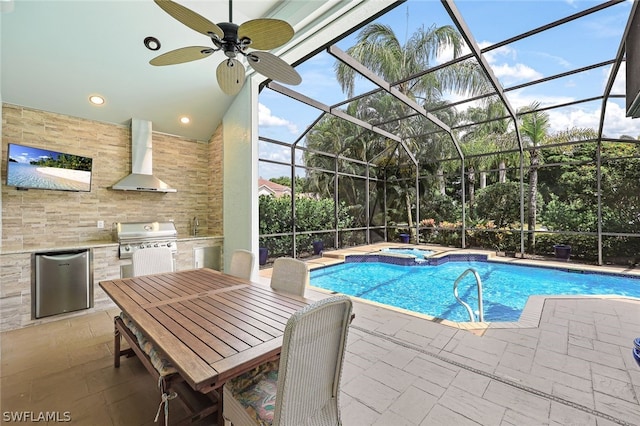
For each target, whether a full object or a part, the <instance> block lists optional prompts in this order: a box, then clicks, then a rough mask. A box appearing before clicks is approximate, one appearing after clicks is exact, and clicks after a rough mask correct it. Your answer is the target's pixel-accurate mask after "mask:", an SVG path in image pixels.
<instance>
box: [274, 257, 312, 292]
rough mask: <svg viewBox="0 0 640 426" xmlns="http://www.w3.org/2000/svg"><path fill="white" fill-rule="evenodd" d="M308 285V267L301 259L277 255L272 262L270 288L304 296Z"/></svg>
mask: <svg viewBox="0 0 640 426" xmlns="http://www.w3.org/2000/svg"><path fill="white" fill-rule="evenodd" d="M308 285H309V268H308V267H307V264H306V263H304V262H303V261H301V260H298V259H293V258H291V257H279V258H278V259H276V260H275V262H273V270H272V273H271V288H273V289H274V290H279V291H284V292H287V293H291V294H295V295H298V296H304V292H305V290H306V288H307V286H308Z"/></svg>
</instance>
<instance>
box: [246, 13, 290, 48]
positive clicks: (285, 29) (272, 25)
mask: <svg viewBox="0 0 640 426" xmlns="http://www.w3.org/2000/svg"><path fill="white" fill-rule="evenodd" d="M243 37H247V38H250V39H251V44H250V45H249V47H250V48H252V49H256V50H271V49H275V48H276V47H278V46H282V45H283V44H285V43H286V42H288V41H289V40H291V38H292V37H293V28H292V27H291V25H289V23H287V22H285V21H281V20H280V19H266V18H265V19H253V20H251V21H247V22H245V23H244V24H242V25H240V27H238V38H239V39H242V38H243Z"/></svg>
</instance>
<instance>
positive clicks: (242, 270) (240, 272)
mask: <svg viewBox="0 0 640 426" xmlns="http://www.w3.org/2000/svg"><path fill="white" fill-rule="evenodd" d="M254 260H255V256H254V255H253V253H251V252H250V251H249V250H242V249H238V250H234V252H233V254H232V255H231V265H229V274H230V275H233V276H234V277H238V278H242V279H243V280H249V279H251V273H252V272H253V263H254Z"/></svg>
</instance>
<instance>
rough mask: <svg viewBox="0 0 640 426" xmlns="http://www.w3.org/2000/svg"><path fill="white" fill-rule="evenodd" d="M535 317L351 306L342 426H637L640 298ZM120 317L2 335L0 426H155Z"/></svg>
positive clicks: (570, 301) (147, 384) (562, 305)
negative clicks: (116, 329)
mask: <svg viewBox="0 0 640 426" xmlns="http://www.w3.org/2000/svg"><path fill="white" fill-rule="evenodd" d="M325 261H329V259H325V258H322V259H320V260H314V261H311V262H316V263H318V264H320V263H322V262H325ZM268 274H269V271H268V270H263V271H261V274H260V275H261V277H262V278H261V280H262V281H263V283H264V282H268ZM308 296H309V297H310V298H321V297H325V296H326V294H324V293H320V292H317V291H313V290H310V291H308ZM537 309H538V311H539V312H538V314H533V315H532V316H531V317H530V318H529V319H528V320H527V322H526V324H511V325H510V326H509V327H507V328H499V327H495V328H494V326H490V327H488V328H484V329H479V330H472V331H470V330H468V329H465V328H455V327H451V326H448V325H443V324H441V323H438V322H435V321H431V320H428V319H425V318H422V317H416V316H413V315H408V314H406V313H403V312H398V311H393V310H389V309H385V308H383V307H380V306H376V305H372V304H368V303H363V302H359V301H356V303H355V308H354V311H355V313H356V318H355V320H354V321H353V323H352V326H351V330H350V334H349V340H348V347H347V356H346V358H345V366H344V371H343V380H342V386H341V389H342V390H341V406H342V417H343V424H344V425H345V426H359V425H377V426H380V425H384V426H387V425H388V426H404V425H408V426H409V425H410V426H413V425H443V426H450V425H518V426H520V425H614V424H622V425H640V402H639V400H640V366H638V365H637V364H636V363H635V361H634V359H633V357H632V354H631V348H632V346H633V339H634V338H635V337H638V336H640V300H637V299H624V298H603V299H601V298H575V297H559V298H547V299H542V298H541V300H540V301H539V303H538V308H537ZM117 313H118V310H117V309H116V308H113V309H110V310H108V311H103V312H95V313H91V314H87V315H80V316H75V317H73V318H68V319H63V320H59V321H54V322H49V323H46V324H43V325H39V326H35V327H30V328H25V329H21V330H13V331H7V332H3V333H1V334H0V346H1V369H0V394H1V395H0V412H1V414H2V416H3V417H2V420H0V423H3V421H4V422H5V423H8V422H6V420H7V418H6V417H5V416H6V415H7V414H6V413H18V412H30V413H34V414H35V415H37V414H38V413H39V412H53V411H58V412H60V413H61V415H62V413H64V412H69V413H70V416H71V422H70V423H71V424H74V425H91V426H93V425H97V426H99V425H125V426H129V425H131V426H137V425H153V424H154V423H153V419H154V417H155V414H156V410H157V406H158V402H159V395H158V391H157V388H156V384H155V383H154V381H153V380H152V379H151V377H150V376H149V375H148V373H146V371H145V370H144V369H143V367H142V366H141V364H140V362H139V361H138V360H137V359H136V358H130V359H124V358H123V360H122V364H121V367H120V369H114V368H113V365H112V362H113V359H112V354H113V326H112V318H113V316H114V315H115V314H117ZM535 318H537V320H535ZM170 414H171V415H175V416H177V415H179V414H180V408H179V406H178V405H177V404H174V405H172V406H171V410H170ZM53 423H54V422H49V423H46V422H33V423H32V424H39V425H40V424H53ZM20 424H31V423H30V422H25V423H20ZM203 424H207V423H206V422H204V423H203Z"/></svg>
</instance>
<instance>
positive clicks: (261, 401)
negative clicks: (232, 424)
mask: <svg viewBox="0 0 640 426" xmlns="http://www.w3.org/2000/svg"><path fill="white" fill-rule="evenodd" d="M278 365H279V361H277V360H276V361H271V362H266V363H264V364H261V365H260V366H258V367H256V368H254V369H253V370H251V371H249V372H247V373H244V374H242V375H240V376H238V377H237V378H235V379H233V380H230V381H229V382H227V384H226V386H227V389H229V390H230V391H231V393H232V394H233V397H234V398H235V399H236V400H237V401H238V402H239V403H240V404H241V405H242V407H243V408H244V410H245V411H246V412H247V414H249V416H251V418H252V419H254V420H255V422H256V424H258V425H260V426H271V424H273V414H274V410H275V407H276V389H277V386H278Z"/></svg>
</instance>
